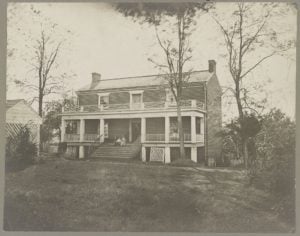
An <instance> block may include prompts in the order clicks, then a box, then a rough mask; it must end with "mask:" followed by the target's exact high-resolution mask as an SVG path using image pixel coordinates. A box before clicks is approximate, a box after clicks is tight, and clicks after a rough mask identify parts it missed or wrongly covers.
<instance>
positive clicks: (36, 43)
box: [10, 5, 74, 117]
mask: <svg viewBox="0 0 300 236" xmlns="http://www.w3.org/2000/svg"><path fill="white" fill-rule="evenodd" d="M19 10H20V6H18V5H15V6H14V8H12V10H11V12H12V13H11V20H14V21H16V20H22V19H20V18H18V14H17V13H18V12H17V11H19ZM14 11H16V12H15V14H13V13H14ZM26 11H28V12H27V13H26V17H28V18H31V19H32V21H33V20H35V21H36V22H39V23H38V24H37V25H35V26H37V27H36V28H34V27H33V32H24V31H23V30H22V27H21V26H18V29H17V30H16V32H18V33H19V34H18V36H19V40H21V38H22V39H23V40H24V46H23V48H21V49H20V48H17V49H16V48H14V47H16V45H15V44H12V45H11V47H10V50H11V51H15V52H16V53H15V55H14V57H17V56H19V57H20V58H21V59H22V61H23V62H24V63H25V64H24V66H25V65H26V68H28V71H27V73H26V74H25V75H24V77H21V78H20V77H19V78H16V79H14V83H15V84H16V85H17V86H19V87H21V89H22V90H24V91H26V92H28V93H30V94H32V97H31V99H30V100H31V101H30V103H32V102H35V101H37V102H38V113H39V115H40V116H41V117H43V104H44V100H45V97H46V96H48V95H51V94H58V93H61V92H62V91H63V90H64V83H65V81H64V79H66V78H67V77H72V76H73V75H74V74H73V75H67V74H66V73H65V72H60V71H59V57H60V56H62V54H63V53H65V52H63V49H65V48H64V47H63V46H66V44H67V40H66V39H65V38H66V35H70V34H71V32H70V31H69V30H67V29H61V28H59V26H58V25H57V24H56V23H54V22H52V21H51V20H50V19H49V18H46V17H44V16H43V15H42V13H41V11H39V10H37V9H35V8H34V7H33V6H32V5H31V6H30V9H26ZM12 16H14V17H17V18H13V17H12ZM11 27H13V26H11ZM61 30H63V31H61ZM36 31H37V32H38V33H36ZM63 43H64V45H63ZM12 64H13V63H12Z"/></svg>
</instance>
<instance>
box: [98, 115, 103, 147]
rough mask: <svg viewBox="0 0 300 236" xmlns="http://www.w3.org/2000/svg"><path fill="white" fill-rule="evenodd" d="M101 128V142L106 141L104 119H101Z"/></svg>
mask: <svg viewBox="0 0 300 236" xmlns="http://www.w3.org/2000/svg"><path fill="white" fill-rule="evenodd" d="M99 121H100V124H99V125H100V128H99V135H100V143H103V142H104V119H100V120H99Z"/></svg>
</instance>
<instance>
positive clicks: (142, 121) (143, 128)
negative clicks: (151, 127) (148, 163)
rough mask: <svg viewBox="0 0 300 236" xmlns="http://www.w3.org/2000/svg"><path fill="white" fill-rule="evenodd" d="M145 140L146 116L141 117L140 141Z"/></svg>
mask: <svg viewBox="0 0 300 236" xmlns="http://www.w3.org/2000/svg"><path fill="white" fill-rule="evenodd" d="M145 140H146V118H144V117H143V118H141V142H142V143H143V142H145Z"/></svg>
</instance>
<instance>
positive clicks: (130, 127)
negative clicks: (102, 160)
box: [128, 119, 132, 142]
mask: <svg viewBox="0 0 300 236" xmlns="http://www.w3.org/2000/svg"><path fill="white" fill-rule="evenodd" d="M128 136H129V137H128V139H129V142H132V123H131V119H130V120H129V130H128Z"/></svg>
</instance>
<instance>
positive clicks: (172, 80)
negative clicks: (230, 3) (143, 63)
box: [116, 3, 211, 158]
mask: <svg viewBox="0 0 300 236" xmlns="http://www.w3.org/2000/svg"><path fill="white" fill-rule="evenodd" d="M210 7H211V4H207V3H139V4H136V3H120V4H117V7H116V8H117V10H119V11H120V12H122V13H123V14H124V15H125V16H130V17H132V18H133V19H134V20H137V19H138V20H140V21H141V22H142V23H148V24H150V25H153V26H154V27H155V35H156V39H157V43H158V45H159V46H160V48H161V50H162V53H163V55H164V60H163V61H162V62H158V61H157V60H156V59H152V58H150V59H149V61H151V62H152V63H154V65H155V66H156V68H158V69H159V70H160V71H161V72H164V75H163V77H164V79H165V81H166V82H167V84H168V87H169V89H170V91H171V92H172V94H173V97H174V99H175V101H176V105H177V125H178V133H179V143H180V157H181V158H185V150H184V134H183V125H182V114H181V107H182V92H183V89H184V88H185V87H186V86H187V83H188V80H189V78H190V73H191V70H189V71H185V65H186V63H188V62H189V61H190V60H191V58H192V48H191V47H190V44H189V38H190V35H191V34H192V32H193V28H192V26H193V25H195V23H196V21H195V20H194V17H195V16H196V14H197V12H199V11H204V12H206V11H208V9H209V8H210ZM168 30H169V31H171V33H172V34H171V35H172V36H170V35H167V36H166V33H165V32H166V31H168ZM163 35H164V36H165V37H163ZM174 35H175V37H174Z"/></svg>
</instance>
